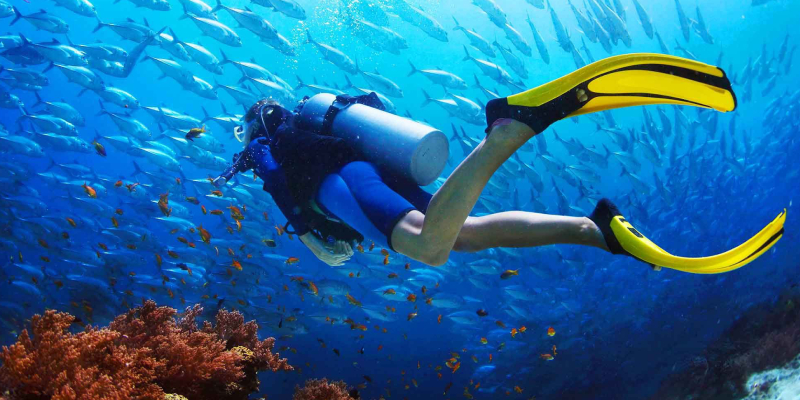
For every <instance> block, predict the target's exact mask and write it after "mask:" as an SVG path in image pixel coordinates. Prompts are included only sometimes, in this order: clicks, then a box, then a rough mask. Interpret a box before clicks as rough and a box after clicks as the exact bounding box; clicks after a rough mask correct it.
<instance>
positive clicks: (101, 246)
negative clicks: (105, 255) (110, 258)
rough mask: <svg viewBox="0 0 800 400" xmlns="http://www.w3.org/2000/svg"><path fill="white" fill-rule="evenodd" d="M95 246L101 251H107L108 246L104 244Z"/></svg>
mask: <svg viewBox="0 0 800 400" xmlns="http://www.w3.org/2000/svg"><path fill="white" fill-rule="evenodd" d="M97 246H98V247H100V248H101V249H103V250H104V251H108V246H106V245H105V243H98V244H97Z"/></svg>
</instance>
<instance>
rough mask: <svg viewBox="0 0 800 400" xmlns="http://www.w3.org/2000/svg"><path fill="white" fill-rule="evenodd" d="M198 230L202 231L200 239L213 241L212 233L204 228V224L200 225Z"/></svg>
mask: <svg viewBox="0 0 800 400" xmlns="http://www.w3.org/2000/svg"><path fill="white" fill-rule="evenodd" d="M197 231H198V232H200V239H202V240H203V243H205V244H209V243H210V242H211V234H210V233H208V231H207V230H205V229H204V228H203V225H200V226H198V227H197Z"/></svg>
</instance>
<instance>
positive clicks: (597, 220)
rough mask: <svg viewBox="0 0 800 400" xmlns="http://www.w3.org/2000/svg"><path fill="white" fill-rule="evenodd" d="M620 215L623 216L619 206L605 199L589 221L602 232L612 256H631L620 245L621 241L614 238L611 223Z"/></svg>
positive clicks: (599, 203)
mask: <svg viewBox="0 0 800 400" xmlns="http://www.w3.org/2000/svg"><path fill="white" fill-rule="evenodd" d="M618 215H622V213H620V212H619V209H617V206H615V205H614V203H612V202H611V200H609V199H605V198H604V199H600V201H599V202H597V206H596V207H595V208H594V211H592V214H591V215H590V216H589V219H590V220H592V222H594V224H595V225H596V226H597V228H598V229H599V230H600V232H601V234H602V235H603V239H604V240H605V242H606V248H607V249H608V251H610V252H611V254H625V255H630V253H628V252H627V251H625V249H623V248H622V245H620V244H619V240H617V237H616V236H614V231H612V230H611V221H612V220H613V219H614V217H616V216H618Z"/></svg>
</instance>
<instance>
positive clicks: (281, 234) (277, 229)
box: [275, 225, 283, 236]
mask: <svg viewBox="0 0 800 400" xmlns="http://www.w3.org/2000/svg"><path fill="white" fill-rule="evenodd" d="M275 231H277V232H278V236H283V228H281V227H280V226H278V225H275Z"/></svg>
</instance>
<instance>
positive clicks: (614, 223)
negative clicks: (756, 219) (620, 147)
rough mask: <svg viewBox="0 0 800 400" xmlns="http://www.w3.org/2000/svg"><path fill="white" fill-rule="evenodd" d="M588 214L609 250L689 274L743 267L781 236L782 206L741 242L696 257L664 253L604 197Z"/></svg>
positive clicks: (712, 272)
mask: <svg viewBox="0 0 800 400" xmlns="http://www.w3.org/2000/svg"><path fill="white" fill-rule="evenodd" d="M589 218H590V219H591V220H592V221H594V222H595V224H596V225H597V226H598V228H600V230H601V231H602V232H603V236H604V237H605V239H606V244H607V245H608V248H609V250H611V252H612V253H615V254H626V255H629V256H632V257H634V258H636V259H638V260H640V261H642V262H645V263H648V264H651V265H653V266H656V267H664V268H670V269H675V270H678V271H684V272H689V273H693V274H720V273H723V272H728V271H733V270H734V269H737V268H740V267H743V266H745V265H747V264H748V263H750V262H752V261H753V260H755V259H756V258H758V257H759V256H760V255H761V254H764V253H765V252H766V251H767V250H769V249H770V248H771V247H772V246H773V245H774V244H775V243H776V242H777V241H778V240H779V239H780V238H781V237H782V236H783V224H784V222H785V221H786V210H785V209H784V210H783V212H782V213H780V214H779V215H778V216H777V217H776V218H775V219H774V220H773V221H772V222H770V223H769V224H768V225H767V226H766V227H764V229H762V230H761V231H760V232H758V233H757V234H756V235H755V236H753V237H751V238H750V239H749V240H747V241H746V242H744V243H742V244H741V245H739V246H737V247H735V248H733V249H731V250H728V251H726V252H724V253H721V254H717V255H714V256H708V257H697V258H688V257H678V256H673V255H672V254H669V253H667V252H666V251H664V250H663V249H661V248H660V247H658V246H657V245H656V244H655V243H653V242H652V241H650V240H649V239H647V238H646V237H645V236H644V235H642V234H641V232H639V231H638V230H637V229H636V228H634V227H633V225H631V224H630V222H628V221H627V220H626V219H625V217H623V216H622V215H621V214H620V213H619V210H617V208H616V207H615V206H614V204H612V203H611V202H610V201H608V200H607V199H602V200H600V202H599V203H598V204H597V207H596V208H595V210H594V212H593V213H592V215H591V216H590V217H589Z"/></svg>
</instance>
